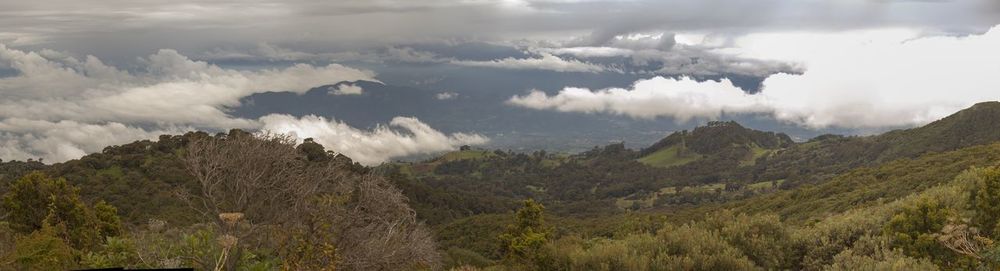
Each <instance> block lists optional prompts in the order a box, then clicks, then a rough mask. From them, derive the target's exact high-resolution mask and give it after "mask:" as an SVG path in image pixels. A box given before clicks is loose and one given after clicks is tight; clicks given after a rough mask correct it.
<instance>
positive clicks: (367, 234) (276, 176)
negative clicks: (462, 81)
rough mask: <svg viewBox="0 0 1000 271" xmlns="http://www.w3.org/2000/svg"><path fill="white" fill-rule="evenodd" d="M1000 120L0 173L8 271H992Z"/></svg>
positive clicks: (166, 152)
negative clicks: (120, 270) (809, 134)
mask: <svg viewBox="0 0 1000 271" xmlns="http://www.w3.org/2000/svg"><path fill="white" fill-rule="evenodd" d="M998 166H1000V103H996V102H990V103H982V104H977V105H976V106H973V107H971V108H969V109H966V110H964V111H961V112H959V113H956V114H955V115H952V116H950V117H947V118H944V119H941V120H939V121H936V122H933V123H931V124H928V125H926V126H923V127H918V128H913V129H907V130H897V131H892V132H888V133H884V134H881V135H874V136H852V137H845V136H836V135H826V136H820V137H817V138H813V139H811V140H809V141H806V142H794V141H792V140H791V138H790V137H789V136H787V135H784V134H781V133H773V132H762V131H756V130H752V129H749V128H745V127H743V126H741V125H740V124H737V123H735V122H711V123H709V124H708V125H706V126H703V127H698V128H696V129H694V130H692V131H680V132H676V133H672V134H670V135H667V136H666V137H665V138H664V139H662V140H661V141H659V142H657V143H655V144H653V145H651V146H649V147H647V148H643V149H641V150H632V149H628V148H626V147H625V145H624V144H620V143H618V144H610V145H607V146H598V147H594V148H593V149H592V150H589V151H585V152H581V153H575V154H565V153H551V152H546V151H534V152H530V153H524V152H513V151H503V150H485V149H478V148H473V147H462V148H461V149H460V150H457V151H454V152H449V153H445V154H443V155H441V156H438V157H435V158H431V159H427V160H424V161H417V162H395V163H386V164H382V165H380V166H377V167H366V166H362V165H360V164H357V163H355V162H353V161H352V160H351V159H350V158H349V157H347V156H344V155H340V154H337V153H336V152H334V151H333V150H327V149H326V147H324V146H323V145H321V144H319V143H317V142H315V141H313V140H312V139H305V140H304V141H302V142H301V143H299V142H296V141H295V140H294V139H293V138H291V137H288V136H287V135H281V134H266V133H261V134H253V133H248V132H245V131H241V130H232V131H230V132H228V133H219V134H214V135H213V134H208V133H204V132H191V133H187V134H183V135H163V136H161V137H160V138H159V139H158V140H155V141H148V140H144V141H137V142H133V143H129V144H125V145H119V146H109V147H107V148H105V149H104V150H103V151H102V152H99V153H94V154H89V155H87V156H84V157H82V158H80V159H75V160H70V161H67V162H63V163H56V164H46V163H43V162H42V161H36V160H29V161H2V162H0V194H2V195H3V202H2V208H0V217H2V218H3V222H0V266H2V268H3V269H10V270H51V269H77V268H100V267H128V268H150V267H194V268H197V269H204V270H218V269H217V268H222V269H227V270H277V269H282V270H321V269H322V270H333V269H334V268H336V269H346V270H400V269H420V270H448V269H455V270H476V269H487V270H779V269H780V270H883V269H896V270H899V269H903V270H940V269H945V270H971V269H977V270H978V269H983V270H993V269H996V268H998V267H1000V243H997V242H995V241H1000V235H998V233H1000V215H998V214H1000V210H998V209H997V208H998V207H997V206H1000V168H998Z"/></svg>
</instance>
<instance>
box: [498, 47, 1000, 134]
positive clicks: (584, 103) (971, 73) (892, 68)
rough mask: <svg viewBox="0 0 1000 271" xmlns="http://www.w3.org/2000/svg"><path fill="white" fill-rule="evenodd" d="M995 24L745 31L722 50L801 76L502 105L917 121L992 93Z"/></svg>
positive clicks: (639, 85)
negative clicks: (925, 30)
mask: <svg viewBox="0 0 1000 271" xmlns="http://www.w3.org/2000/svg"><path fill="white" fill-rule="evenodd" d="M996 48H1000V27H994V28H993V29H992V30H990V31H989V32H987V33H985V34H982V35H972V36H967V37H945V36H935V37H927V36H921V34H920V33H919V32H917V31H908V30H877V31H876V30H873V31H857V32H841V33H829V34H802V33H777V34H760V35H749V36H747V37H744V38H741V39H738V40H737V45H736V47H735V49H727V50H723V51H722V52H723V53H728V54H733V55H735V56H740V57H750V58H763V59H776V60H781V61H795V62H798V63H801V64H802V65H803V66H805V67H806V68H807V70H806V71H805V72H804V73H803V74H801V75H795V74H776V75H772V76H770V77H768V78H767V79H766V80H765V81H764V82H763V90H762V92H761V93H760V94H756V95H748V94H744V93H743V92H742V91H741V90H740V89H738V88H736V87H734V86H732V84H731V83H730V82H728V81H726V80H723V81H722V82H701V83H697V82H694V81H692V80H690V79H680V80H673V79H664V78H653V79H649V80H640V81H638V82H636V84H635V85H634V86H633V87H632V88H631V89H606V90H598V91H591V90H587V89H579V88H566V89H563V90H562V91H560V92H559V93H558V94H556V95H553V96H548V95H545V94H544V93H541V92H532V93H530V94H528V95H525V96H515V97H513V98H511V100H510V101H509V102H510V103H511V104H514V105H518V106H524V107H528V108H535V109H551V110H559V111H568V112H608V113H616V114H624V115H629V116H633V117H638V118H649V117H654V116H665V117H674V118H678V119H681V120H683V119H688V118H691V117H708V118H714V117H718V116H719V115H720V114H722V113H724V112H725V113H767V114H771V115H773V116H774V117H775V118H777V119H779V120H783V121H788V122H793V123H798V124H801V125H804V126H807V127H828V126H837V127H847V128H859V127H885V126H898V125H919V124H924V123H927V122H930V121H933V120H936V119H939V118H941V117H944V116H947V115H949V114H952V113H954V112H956V111H958V110H961V109H963V108H966V107H969V106H971V105H973V104H975V103H977V102H982V101H990V100H998V99H1000V91H998V89H1000V76H997V74H1000V54H997V53H996Z"/></svg>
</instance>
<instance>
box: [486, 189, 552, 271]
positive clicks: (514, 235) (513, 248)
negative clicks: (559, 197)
mask: <svg viewBox="0 0 1000 271" xmlns="http://www.w3.org/2000/svg"><path fill="white" fill-rule="evenodd" d="M544 211H545V207H544V206H542V205H541V204H539V203H537V202H535V201H534V200H531V199H528V200H525V201H524V207H521V209H519V210H517V214H516V215H515V217H514V223H513V224H510V225H507V231H506V232H505V233H504V234H501V235H500V237H499V238H500V241H501V242H502V244H503V245H502V246H501V248H502V249H503V255H504V259H505V260H507V261H509V262H511V263H522V264H527V263H534V264H538V263H540V262H541V261H543V260H544V257H543V255H542V254H543V253H542V248H543V246H545V244H546V243H547V242H548V241H549V237H550V235H551V231H552V230H551V229H549V228H548V227H547V226H546V225H545V219H544V217H543V212H544Z"/></svg>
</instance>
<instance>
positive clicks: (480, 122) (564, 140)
mask: <svg viewBox="0 0 1000 271" xmlns="http://www.w3.org/2000/svg"><path fill="white" fill-rule="evenodd" d="M511 80H512V81H500V82H483V84H484V85H478V86H465V85H463V82H445V83H439V84H436V85H421V86H419V87H411V86H401V85H393V84H383V83H378V82H370V81H358V82H340V83H337V84H332V85H324V86H319V87H316V88H313V89H310V90H309V91H307V92H305V93H303V94H296V93H290V92H267V93H260V94H254V95H251V96H249V97H246V98H244V99H243V100H242V101H241V106H238V107H234V108H231V109H230V113H231V114H233V115H234V116H237V117H245V118H257V117H260V116H263V115H267V114H275V113H276V114H289V115H294V116H304V115H318V116H323V117H327V118H334V119H337V120H340V121H343V122H345V123H347V124H349V125H351V126H354V127H358V128H371V127H375V126H376V125H384V124H386V123H388V122H389V121H390V120H391V119H392V118H393V117H395V116H413V117H417V118H418V119H420V120H421V121H423V122H425V123H427V124H429V125H431V127H434V128H435V129H438V130H441V131H443V132H447V133H452V132H473V133H479V134H482V135H484V136H487V137H489V138H490V139H491V141H490V143H489V144H488V145H486V146H485V147H487V148H500V149H512V150H518V151H531V150H540V149H545V150H549V151H563V152H579V151H584V150H587V149H589V148H591V147H593V146H598V145H605V144H608V143H613V142H625V143H626V144H627V146H629V147H631V148H641V147H643V146H648V145H649V144H652V143H654V142H656V141H657V140H659V139H661V138H662V137H663V135H665V134H667V133H669V132H672V131H677V130H681V129H689V128H693V127H694V126H695V125H697V123H699V122H703V121H705V120H693V121H690V122H684V123H678V122H677V121H675V120H672V119H670V118H658V119H634V118H631V117H627V116H619V115H612V114H579V113H562V112H552V111H539V110H531V109H525V108H520V107H514V106H511V105H508V104H506V101H507V99H509V98H510V97H511V96H513V95H520V94H523V92H524V91H527V90H528V89H529V87H528V86H531V85H530V84H528V83H525V82H519V81H522V80H518V79H511ZM525 80H528V81H530V80H531V79H530V78H526V79H525ZM611 81H618V80H611ZM621 81H624V80H621ZM491 84H492V85H491ZM521 85H525V86H521ZM345 86H351V87H355V88H360V89H361V93H360V94H342V95H336V93H335V92H336V90H337V89H340V88H341V87H345ZM445 86H452V87H456V88H458V89H462V90H464V91H457V90H454V89H451V88H447V87H445ZM470 89H471V90H470ZM543 90H546V91H557V90H559V89H543ZM725 118H726V119H733V120H738V121H740V122H741V123H744V124H748V125H751V126H753V127H757V128H761V129H769V130H781V131H786V132H787V131H791V132H794V135H795V136H796V137H797V138H809V137H812V136H815V135H818V134H819V133H820V131H812V130H808V129H804V128H801V127H796V126H794V125H790V124H782V123H778V122H775V121H765V120H761V119H759V118H754V117H752V116H725Z"/></svg>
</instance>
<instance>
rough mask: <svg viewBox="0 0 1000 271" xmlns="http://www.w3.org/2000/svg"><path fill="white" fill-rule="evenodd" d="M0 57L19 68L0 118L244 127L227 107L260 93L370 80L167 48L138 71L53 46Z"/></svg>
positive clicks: (343, 71) (357, 73)
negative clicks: (215, 59)
mask: <svg viewBox="0 0 1000 271" xmlns="http://www.w3.org/2000/svg"><path fill="white" fill-rule="evenodd" d="M0 62H2V63H4V64H7V65H9V66H11V67H13V68H14V69H15V70H17V71H18V74H17V75H16V76H13V77H5V78H0V91H2V92H3V94H4V95H3V97H2V98H0V118H24V119H38V120H48V121H60V120H73V121H81V122H101V121H115V122H121V123H126V124H161V123H168V124H180V125H194V126H199V127H209V128H233V127H236V128H245V127H250V126H252V125H253V123H252V121H249V120H244V119H234V118H232V117H230V116H229V115H227V114H226V112H225V111H226V108H227V107H233V106H238V105H239V100H240V98H242V97H246V96H248V95H251V94H254V93H259V92H265V91H290V92H297V93H301V92H305V91H307V90H308V89H310V88H312V87H315V86H318V85H323V84H329V83H336V82H340V81H354V80H374V79H373V76H374V75H373V73H371V72H369V71H362V70H357V69H353V68H348V67H344V66H341V65H337V64H330V65H327V66H311V65H306V64H297V65H293V66H290V67H287V68H282V69H263V70H258V71H238V70H230V69H224V68H220V67H218V66H214V65H211V64H208V63H205V62H200V61H193V60H190V59H188V58H187V57H185V56H183V55H180V54H178V53H177V52H176V51H173V50H160V51H159V52H157V53H156V54H153V55H151V56H149V57H148V58H145V59H143V60H142V61H141V62H142V63H143V64H144V65H145V67H144V70H145V71H143V72H139V73H130V72H126V71H123V70H119V69H117V68H115V67H112V66H107V65H105V64H104V63H102V62H101V61H100V60H99V59H97V58H96V57H92V56H88V57H86V59H85V60H83V61H79V60H77V59H75V58H72V57H68V56H65V55H64V54H61V53H58V52H49V51H41V52H39V53H36V52H24V51H19V50H15V49H10V48H7V47H5V46H3V45H0Z"/></svg>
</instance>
